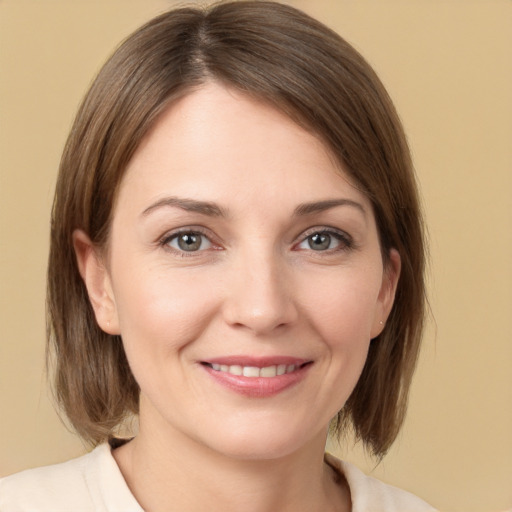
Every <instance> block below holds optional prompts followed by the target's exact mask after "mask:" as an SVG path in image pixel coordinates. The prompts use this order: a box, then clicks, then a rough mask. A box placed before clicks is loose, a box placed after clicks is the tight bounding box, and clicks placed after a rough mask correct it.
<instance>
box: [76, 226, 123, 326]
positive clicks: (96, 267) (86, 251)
mask: <svg viewBox="0 0 512 512" xmlns="http://www.w3.org/2000/svg"><path fill="white" fill-rule="evenodd" d="M73 247H74V249H75V255H76V259H77V264H78V270H79V272H80V275H81V276H82V279H83V281H84V283H85V287H86V288H87V293H88V295H89V300H90V301H91V305H92V307H93V309H94V314H95V316H96V321H97V322H98V325H99V326H100V328H101V329H102V330H103V331H105V332H106V333H108V334H120V331H119V322H118V318H117V308H116V303H115V297H114V293H113V290H112V285H111V282H110V276H109V273H108V271H107V269H106V267H105V265H104V262H103V258H102V257H101V254H99V251H98V249H97V247H95V246H94V244H93V243H92V242H91V240H90V238H89V237H88V236H87V234H86V233H85V232H84V231H82V230H80V229H77V230H75V231H74V232H73Z"/></svg>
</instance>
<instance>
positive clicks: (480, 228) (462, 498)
mask: <svg viewBox="0 0 512 512" xmlns="http://www.w3.org/2000/svg"><path fill="white" fill-rule="evenodd" d="M290 3H292V4H293V5H296V6H299V7H302V8H303V9H304V10H306V11H307V12H309V13H311V14H313V15H315V16H317V17H318V18H320V19H321V20H323V21H324V22H326V23H328V24H329V25H330V26H332V27H333V28H335V29H336V30H337V31H339V32H340V33H341V34H342V35H343V36H344V37H345V38H346V39H348V40H349V41H350V42H352V43H353V44H354V45H355V46H356V47H357V48H358V49H359V50H361V52H362V53H363V54H364V55H365V56H366V57H367V59H368V60H369V61H370V62H371V63H372V64H373V65H374V67H375V68H376V70H377V72H378V73H379V74H380V76H381V78H382V79H383V81H384V83H385V84H386V86H387V87H388V89H389V91H390V93H391V95H392V97H393V98H394V99H395V102H396V104H397V107H398V110H399V112H400V113H401V116H402V118H403V121H404V124H405V127H406V130H407V132H408V134H409V137H410V141H411V146H412V150H413V153H414V158H415V162H416V167H417V172H418V176H419V181H420V184H421V187H422V192H423V198H424V203H425V207H426V213H427V220H428V224H429V229H430V237H431V259H432V265H431V267H432V268H431V275H432V277H431V279H430V298H431V304H432V311H433V317H434V318H435V323H434V322H433V321H431V322H430V324H429V327H428V331H427V334H426V337H425V344H424V351H423V354H422V358H421V361H420V366H419V369H418V372H417V375H416V378H415V381H414V387H413V390H412V397H411V404H410V411H409V415H408V418H407V423H406V425H405V428H404V430H403V434H402V435H401V437H400V439H399V441H398V442H397V443H396V445H395V446H394V448H393V449H392V450H391V453H390V454H389V455H388V457H387V458H386V459H385V460H384V461H383V462H382V463H381V464H380V465H379V466H378V467H377V468H376V469H374V465H375V464H374V463H373V462H372V461H371V460H369V459H367V458H365V456H364V455H363V454H362V453H360V451H357V450H356V451H355V452H353V451H350V453H349V454H347V455H345V456H346V458H348V459H351V460H355V461H356V462H357V463H358V464H359V465H360V466H362V467H363V468H364V469H365V470H366V471H368V472H370V471H372V470H373V469H374V470H373V473H374V474H375V475H376V476H378V477H379V478H381V479H383V480H385V481H388V482H391V483H393V484H395V485H398V486H400V487H404V488H407V489H409V490H411V491H413V492H415V493H417V494H419V495H420V496H422V497H424V498H425V499H427V500H428V501H430V502H431V503H432V504H434V505H436V506H437V507H440V508H441V509H443V510H452V511H460V512H462V511H464V512H476V511H482V512H483V511H485V512H487V511H489V512H490V511H499V510H504V509H506V508H507V507H511V506H512V371H511V365H512V339H511V338H512V336H511V332H512V329H511V320H512V318H511V317H512V291H511V290H512V263H511V262H512V235H511V234H512V214H511V213H512V212H511V210H512V207H511V201H510V195H511V193H512V183H511V181H512V172H511V171H512V149H511V148H512V92H511V91H512V66H511V64H512V2H511V1H510V0H500V1H499V0H496V1H493V0H480V1H477V0H475V1H473V0H451V1H449V0H445V1H442V0H403V1H390V0H382V1H375V0H330V1H328V0H324V1H320V0H315V1H313V0H302V1H300V0H296V1H290ZM173 4H174V3H173V2H171V1H167V2H166V1H163V0H137V1H136V0H102V1H91V0H0V73H1V76H0V101H1V104H0V108H1V112H0V116H1V117H0V123H1V124H0V130H1V133H0V170H1V175H0V213H1V215H0V222H1V224H0V227H1V232H0V244H1V256H0V257H1V261H0V287H1V290H0V291H1V293H0V301H1V303H0V306H1V307H0V315H1V316H0V329H1V332H0V475H4V474H8V473H10V472H13V471H17V470H20V469H22V468H26V467H31V466H36V465H41V464H48V463H54V462H58V461H61V460H64V459H66V458H69V457H70V456H74V455H78V454H80V453H82V451H83V447H82V445H81V443H80V442H79V441H78V440H77V439H76V438H75V437H74V436H73V435H72V434H70V433H69V432H67V430H66V429H65V428H64V426H63V425H62V424H61V423H60V422H59V420H58V418H57V416H56V414H55V412H54V411H53V409H52V405H51V401H50V399H49V393H48V390H47V386H46V383H45V375H44V372H43V361H44V280H45V266H46V255H47V250H48V242H47V238H48V220H49V210H50V205H51V200H52V189H53V185H54V181H55V175H56V169H57V166H58V161H59V154H60V151H61V149H62V146H63V143H64V140H65V137H66V133H67V130H68V129H69V127H70V123H71V120H72V117H73V113H74V111H75V109H76V107H77V105H78V102H79V100H80V98H81V96H82V94H83V93H84V91H85V89H86V87H87V85H88V84H89V83H90V80H91V78H92V76H93V74H94V73H95V72H96V71H97V69H98V67H99V66H100V64H101V63H102V62H103V61H104V60H105V58H106V57H107V55H108V54H109V53H110V51H111V49H112V48H113V47H114V46H115V45H116V44H117V43H118V42H119V41H120V39H121V38H123V37H124V36H126V35H127V34H128V33H130V32H131V31H132V30H133V29H135V28H136V27H137V26H138V25H140V24H141V23H142V22H143V21H145V20H147V19H149V18H150V17H151V16H153V15H155V14H157V13H159V12H161V11H162V10H164V9H165V8H166V7H168V6H171V5H173ZM341 452H342V453H343V450H342V451H341Z"/></svg>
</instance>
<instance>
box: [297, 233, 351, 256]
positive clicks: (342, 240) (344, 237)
mask: <svg viewBox="0 0 512 512" xmlns="http://www.w3.org/2000/svg"><path fill="white" fill-rule="evenodd" d="M314 235H327V236H329V237H330V238H331V239H335V240H336V241H337V242H339V246H338V247H334V248H331V249H329V248H328V249H325V250H320V251H315V250H314V249H313V248H311V247H310V248H309V249H306V250H310V251H311V252H313V253H317V254H318V255H321V256H323V255H325V256H327V255H330V254H334V253H338V252H343V251H348V250H350V249H354V248H355V244H354V240H353V238H352V237H351V236H350V235H349V234H348V233H346V232H344V231H341V230H339V229H335V228H330V227H324V226H316V227H314V228H310V229H308V230H307V231H306V232H305V233H304V234H302V235H301V240H300V242H298V244H295V247H297V246H298V245H300V244H303V243H306V242H307V241H308V239H310V238H311V237H313V236H314Z"/></svg>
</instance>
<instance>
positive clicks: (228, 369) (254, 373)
mask: <svg viewBox="0 0 512 512" xmlns="http://www.w3.org/2000/svg"><path fill="white" fill-rule="evenodd" d="M202 364H203V365H205V366H208V367H209V368H211V369H212V370H214V371H216V372H221V373H229V374H231V375H236V376H242V377H249V378H251V377H252V378H258V377H263V378H273V377H279V376H281V375H286V374H289V373H293V372H295V371H297V370H300V369H301V368H304V367H305V366H306V365H309V364H311V361H308V362H306V363H302V364H276V365H270V366H265V367H263V368H259V367H257V366H242V365H239V364H232V365H227V364H218V363H202Z"/></svg>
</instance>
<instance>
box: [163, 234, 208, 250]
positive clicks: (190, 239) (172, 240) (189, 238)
mask: <svg viewBox="0 0 512 512" xmlns="http://www.w3.org/2000/svg"><path fill="white" fill-rule="evenodd" d="M164 243H165V245H168V246H169V247H172V248H173V249H175V250H176V251H180V252H181V251H184V252H196V251H204V250H205V249H210V248H211V247H212V243H211V242H210V240H209V239H208V238H207V237H206V236H205V235H203V234H202V233H198V232H196V231H182V232H181V233H177V234H175V235H172V236H170V237H168V238H167V239H166V240H165V241H164Z"/></svg>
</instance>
